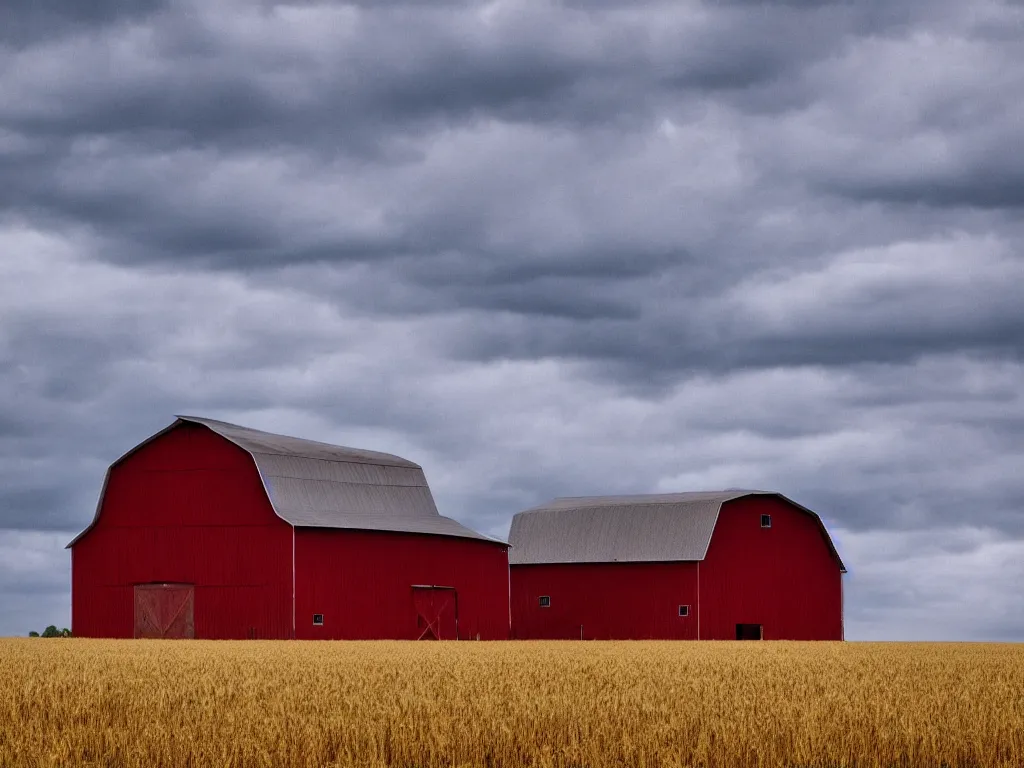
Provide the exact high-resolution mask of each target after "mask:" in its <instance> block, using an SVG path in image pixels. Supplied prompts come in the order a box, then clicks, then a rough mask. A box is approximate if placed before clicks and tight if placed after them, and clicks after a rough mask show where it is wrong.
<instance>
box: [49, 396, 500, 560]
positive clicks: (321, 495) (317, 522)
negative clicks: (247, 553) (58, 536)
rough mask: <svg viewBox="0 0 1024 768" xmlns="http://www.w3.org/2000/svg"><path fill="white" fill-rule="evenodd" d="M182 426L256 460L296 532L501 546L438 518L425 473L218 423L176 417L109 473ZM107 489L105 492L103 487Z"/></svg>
mask: <svg viewBox="0 0 1024 768" xmlns="http://www.w3.org/2000/svg"><path fill="white" fill-rule="evenodd" d="M183 423H192V424H198V425H201V426H203V427H206V428H208V429H210V430H212V431H213V432H215V433H216V434H218V435H220V436H221V437H223V438H224V439H226V440H228V441H230V442H232V443H234V444H235V445H237V446H238V447H239V448H241V449H242V450H244V451H246V452H247V453H248V454H249V455H250V456H252V459H253V462H254V463H255V464H256V469H257V470H258V471H259V473H260V478H261V479H262V481H263V487H264V488H265V489H266V491H267V497H268V498H269V499H270V503H271V505H272V506H273V508H274V512H275V513H276V514H277V516H278V517H280V518H281V519H282V520H284V521H285V522H287V523H290V524H291V525H295V526H303V527H314V528H348V529H360V530H373V531H396V532H407V533H426V534H433V535H438V536H455V537H459V538H466V539H480V540H482V541H493V542H496V543H502V542H498V540H497V539H493V538H491V537H489V536H484V535H483V534H480V533H477V532H476V531H473V530H471V529H469V528H467V527H466V526H464V525H462V524H461V523H459V522H457V521H455V520H452V519H451V518H449V517H444V516H442V515H440V514H439V513H438V511H437V506H436V505H435V504H434V497H433V495H432V494H431V493H430V487H429V486H428V485H427V479H426V476H425V475H424V473H423V469H422V468H421V467H420V466H419V465H418V464H415V463H413V462H411V461H408V460H407V459H403V458H401V457H399V456H393V455H391V454H388V453H379V452H377V451H366V450H362V449H358V448H346V447H343V446H338V445H330V444H328V443H320V442H316V441H314V440H303V439H300V438H297V437H287V436H285V435H276V434H273V433H270V432H263V431H261V430H257V429H249V428H247V427H240V426H238V425H237V424H229V423H227V422H223V421H216V420H214V419H204V418H199V417H196V416H178V417H177V420H176V421H175V422H174V423H173V424H171V425H170V426H169V427H167V428H166V429H164V430H161V431H160V432H158V433H157V434H155V435H153V436H152V437H150V438H149V439H148V440H146V441H144V442H142V443H141V444H139V445H137V446H135V448H133V449H132V450H131V451H129V452H128V453H126V454H125V455H124V456H122V457H121V458H120V459H118V460H117V461H115V462H114V464H112V465H111V469H113V468H114V467H115V466H117V464H119V463H120V462H121V461H123V460H124V459H126V458H128V456H130V455H131V454H133V453H134V452H135V451H137V450H139V448H141V447H142V446H144V445H146V444H147V443H149V442H151V441H153V440H155V439H156V438H158V437H160V436H161V435H163V434H165V433H167V432H168V431H170V430H171V429H174V428H175V427H177V426H179V425H180V424H183ZM109 477H110V470H108V472H107V478H108V479H109ZM103 488H104V491H106V480H105V481H104V485H103ZM102 504H103V494H102V493H101V495H100V502H99V504H98V505H97V508H96V514H95V516H94V517H93V521H92V523H90V524H89V526H88V527H87V528H86V529H85V530H84V531H82V533H80V534H79V535H78V536H76V537H75V539H74V540H73V541H72V542H71V543H70V544H68V546H69V547H70V546H71V545H72V544H74V543H75V542H76V541H78V539H80V538H81V537H82V536H83V535H84V534H85V533H86V532H87V531H88V530H89V529H90V528H92V526H93V525H95V524H96V521H97V520H98V519H99V514H100V508H101V507H102Z"/></svg>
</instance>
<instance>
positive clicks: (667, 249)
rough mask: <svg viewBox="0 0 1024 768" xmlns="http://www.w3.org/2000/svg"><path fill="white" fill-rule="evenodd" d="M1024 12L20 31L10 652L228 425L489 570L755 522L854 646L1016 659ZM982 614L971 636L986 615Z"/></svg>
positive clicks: (1023, 435) (9, 366)
mask: <svg viewBox="0 0 1024 768" xmlns="http://www.w3.org/2000/svg"><path fill="white" fill-rule="evenodd" d="M1022 42H1024V7H1022V6H1020V4H1016V3H1009V2H1008V3H998V2H979V3H971V4H962V3H953V2H945V1H944V0H943V1H940V2H935V1H934V0H932V1H929V2H923V0H903V1H902V2H881V0H879V1H878V2H875V1H874V0H869V1H868V2H857V3H854V2H848V1H844V0H835V1H834V2H826V3H810V2H799V1H797V0H790V1H789V2H778V1H776V2H771V1H769V0H758V2H753V1H752V0H748V1H746V2H741V1H739V0H733V1H731V2H727V1H725V0H717V1H712V0H708V1H707V2H703V3H699V2H686V3H649V4H639V5H638V4H636V3H615V2H605V3H574V2H561V3H535V2H491V3H458V2H450V3H433V4H420V3H413V2H408V3H402V2H388V3H365V4H355V3H353V4H345V5H343V4H333V3H295V4H271V3H262V4H254V3H242V2H223V3H215V4H208V3H194V2H180V3H179V2H173V3H172V2H168V3H161V2H147V3H141V4H140V3H131V4H128V3H120V2H116V1H114V0H110V1H108V2H102V3H92V4H89V10H88V11H86V10H83V9H82V6H81V4H79V3H70V2H67V3H64V2H59V1H58V0H49V1H48V2H45V3H13V4H12V3H7V4H6V5H5V6H4V9H3V10H0V178H2V179H3V180H4V183H3V184H0V551H2V553H3V557H2V558H0V562H2V563H3V566H2V567H0V607H2V610H0V633H14V634H22V633H24V632H27V631H28V630H29V629H38V628H41V627H42V626H45V625H46V624H49V623H58V624H65V623H67V613H68V607H67V606H68V578H67V576H68V566H67V563H68V560H67V553H66V552H65V551H64V550H63V549H62V546H63V544H64V543H66V541H67V540H68V539H70V538H71V536H72V535H74V533H75V532H77V530H79V529H80V528H82V527H84V525H85V524H86V523H87V522H88V521H89V520H90V519H91V517H92V513H93V510H94V507H95V502H96V497H97V494H98V492H99V487H100V484H101V482H102V478H103V473H104V470H105V468H106V466H107V465H108V464H109V463H110V462H111V461H112V460H113V459H115V458H116V457H117V456H118V455H120V454H121V453H123V452H124V451H125V450H127V449H128V448H130V447H131V446H132V445H134V444H135V443H137V442H139V441H140V440H141V439H143V438H144V437H146V436H148V435H149V434H151V433H152V432H155V431H157V430H158V429H160V428H162V427H163V426H165V425H166V424H167V423H169V422H170V420H171V418H172V417H173V415H174V414H175V413H195V414H201V415H209V416H213V417H218V418H224V419H227V420H232V421H237V422H240V423H243V424H247V425H251V426H255V427H260V428H264V429H271V430H279V431H283V432H287V433H291V434H298V435H302V436H307V437H311V438H316V439H322V440H330V441H336V442H339V443H342V444H348V445H358V446H363V447H367V448H376V449H380V450H386V451H390V452H394V453H399V454H402V455H407V456H409V457H410V458H413V459H415V460H417V461H419V462H420V463H422V464H423V465H424V467H425V468H426V470H427V473H428V478H429V480H430V482H431V485H432V487H433V489H434V491H435V495H436V496H437V500H438V503H439V506H440V507H441V508H442V510H443V511H444V512H445V513H446V514H449V515H452V516H455V517H457V518H459V519H461V520H462V521H464V522H466V523H467V524H469V525H472V526H475V527H477V528H478V529H480V530H482V531H484V532H487V533H492V534H497V535H499V536H504V535H505V534H506V533H507V529H508V522H509V520H510V517H511V515H512V514H513V513H514V512H516V511H518V510H520V509H522V508H525V507H527V506H529V505H532V504H534V503H538V502H542V501H544V500H546V499H548V498H550V497H551V496H554V495H559V494H580V493H602V492H644V491H662V490H665V491H668V490H700V489H715V488H722V487H734V486H745V487H763V488H767V489H772V490H779V491H781V492H784V493H786V494H787V495H790V496H792V497H794V498H796V499H798V500H800V501H801V502H802V503H804V504H806V505H808V506H810V507H812V508H814V509H816V510H817V511H819V512H820V513H821V514H822V516H823V517H824V518H825V519H826V521H827V522H828V524H829V526H830V529H831V530H833V531H834V533H835V536H836V538H837V540H838V544H839V547H840V550H841V552H842V553H843V556H844V559H845V560H846V561H847V563H848V565H849V566H850V569H851V574H850V576H849V577H848V582H847V590H846V596H847V600H846V605H847V621H846V623H847V634H848V637H850V638H854V639H856V638H869V637H870V638H893V639H899V638H915V639H917V638H964V639H1022V638H1024V620H1022V619H1021V618H1020V617H1021V616H1022V615H1024V612H1022V611H1021V610H1020V609H1021V605H1020V600H1019V598H1018V596H1017V595H1016V593H1017V591H1018V590H1016V588H1015V586H1016V584H1017V583H1019V581H1020V576H1021V574H1020V573H1019V571H1020V569H1019V567H1017V566H1015V565H1014V563H1019V562H1024V515H1022V510H1024V473H1021V472H1020V471H1019V468H1020V466H1021V465H1022V459H1024V395H1022V394H1021V392H1022V391H1024V386H1022V385H1024V300H1022V298H1024V294H1022V289H1021V287H1020V286H1021V285H1024V254H1022V248H1021V243H1022V228H1024V223H1022V222H1024V219H1022V217H1021V215H1020V214H1021V207H1022V205H1024V155H1022V154H1021V153H1020V152H1019V148H1018V144H1019V126H1020V125H1021V124H1022V122H1024V113H1022V110H1024V107H1022V106H1021V105H1022V104H1024V53H1022V52H1024V46H1022ZM968 607H970V609H971V611H972V615H975V616H976V617H977V619H976V621H972V622H966V621H963V620H961V617H960V615H961V612H962V611H963V610H965V609H967V608H968Z"/></svg>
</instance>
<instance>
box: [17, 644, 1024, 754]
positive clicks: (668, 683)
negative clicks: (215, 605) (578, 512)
mask: <svg viewBox="0 0 1024 768" xmlns="http://www.w3.org/2000/svg"><path fill="white" fill-rule="evenodd" d="M943 764H945V765H948V766H986V767H989V766H991V767H998V766H1006V767H1007V768H1009V767H1010V766H1013V768H1019V766H1021V765H1024V646H1021V645H983V644H978V645H972V644H881V643H877V644H876V643H845V644H843V643H767V642H765V643H756V642H755V643H667V642H660V643H659V642H637V643H624V642H623V643H602V642H550V643H541V642H537V643H533V642H519V643H466V642H464V643H402V642H372V643H329V642H321V643H300V642H269V641H268V642H260V641H247V642H199V641H194V642H175V641H145V640H140V641H116V640H81V639H52V640H36V639H33V640H27V639H26V640H0V766H4V767H5V768H8V767H20V766H77V765H87V766H129V767H131V768H135V767H138V768H142V766H146V767H147V768H148V767H150V766H174V767H175V768H179V767H184V766H207V765H209V766H293V765H294V766H410V767H411V766H420V767H422V768H427V767H433V766H592V767H594V768H597V767H599V766H709V767H710V766H730V767H732V766H773V767H774V766H829V768H838V767H839V766H939V765H943Z"/></svg>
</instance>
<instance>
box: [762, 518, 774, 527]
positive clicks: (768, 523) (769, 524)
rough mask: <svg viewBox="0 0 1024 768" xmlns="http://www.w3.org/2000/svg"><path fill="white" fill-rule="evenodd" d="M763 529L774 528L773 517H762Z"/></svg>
mask: <svg viewBox="0 0 1024 768" xmlns="http://www.w3.org/2000/svg"><path fill="white" fill-rule="evenodd" d="M761 527H762V528H771V527H772V516H771V515H761Z"/></svg>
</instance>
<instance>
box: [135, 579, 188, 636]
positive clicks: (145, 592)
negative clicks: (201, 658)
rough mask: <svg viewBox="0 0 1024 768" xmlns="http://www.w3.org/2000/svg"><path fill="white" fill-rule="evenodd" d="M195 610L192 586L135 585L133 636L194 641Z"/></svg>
mask: <svg viewBox="0 0 1024 768" xmlns="http://www.w3.org/2000/svg"><path fill="white" fill-rule="evenodd" d="M194 609H195V588H194V587H193V585H191V584H136V585H135V637H147V638H159V639H164V638H167V639H191V638H194V637H195V636H196V630H195V621H194V616H193V612H194Z"/></svg>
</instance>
